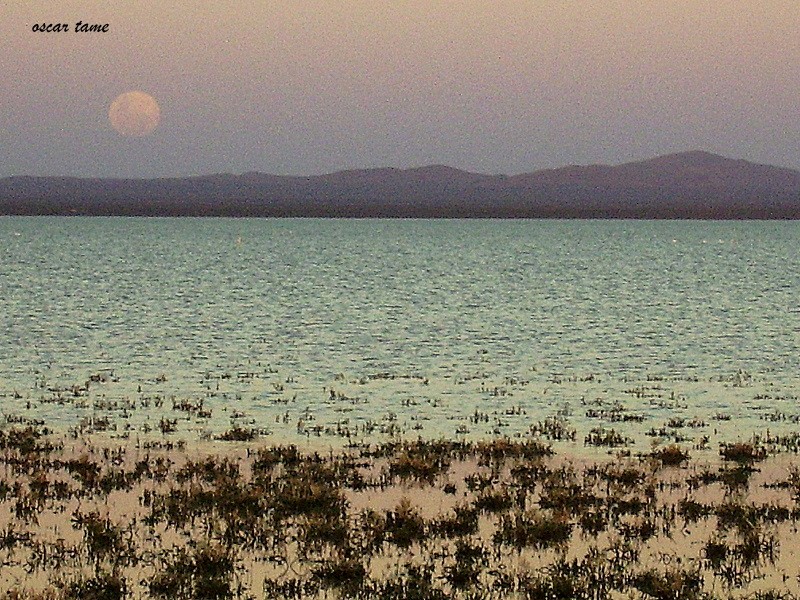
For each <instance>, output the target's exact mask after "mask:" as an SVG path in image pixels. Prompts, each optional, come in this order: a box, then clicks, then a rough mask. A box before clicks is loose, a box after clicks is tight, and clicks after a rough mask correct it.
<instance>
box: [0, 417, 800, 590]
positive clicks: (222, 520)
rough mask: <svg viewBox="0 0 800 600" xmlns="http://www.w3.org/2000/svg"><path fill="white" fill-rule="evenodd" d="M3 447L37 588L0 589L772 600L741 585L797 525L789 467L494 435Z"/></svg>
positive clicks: (18, 565)
mask: <svg viewBox="0 0 800 600" xmlns="http://www.w3.org/2000/svg"><path fill="white" fill-rule="evenodd" d="M22 431H24V430H22ZM6 439H8V438H6ZM12 439H15V440H17V442H14V443H13V444H12V448H7V449H6V450H5V451H3V452H2V453H0V466H4V467H5V469H6V478H8V477H11V479H0V510H5V511H6V512H7V514H9V515H11V522H10V523H9V524H8V525H6V526H4V527H3V528H2V529H0V560H1V561H3V564H4V565H5V567H4V569H5V568H7V569H10V571H7V572H9V573H14V574H16V575H15V576H16V577H19V575H20V574H23V573H30V574H35V575H37V576H38V577H41V578H43V579H42V581H43V587H42V588H41V589H37V590H26V589H21V588H20V587H19V586H18V582H19V579H12V578H11V576H9V577H8V578H7V579H3V577H4V576H3V574H0V598H4V600H5V598H8V599H11V598H15V599H17V600H20V599H22V598H29V597H30V598H36V597H37V596H36V594H39V596H38V597H39V598H45V599H46V598H52V599H54V600H64V599H67V598H69V599H72V598H77V597H87V598H103V599H105V598H125V599H127V598H142V599H146V598H154V599H158V598H161V599H166V598H178V599H180V598H186V599H189V598H220V599H235V598H241V599H242V600H244V599H250V598H297V599H306V598H315V599H321V598H324V597H342V598H344V597H346V598H364V599H366V598H398V599H399V598H442V599H443V598H456V599H464V600H466V599H475V598H489V599H494V598H496V599H498V600H499V599H500V598H507V597H512V598H579V599H580V598H587V599H592V600H598V599H609V600H611V599H612V598H617V597H628V596H635V597H642V598H703V599H706V598H712V595H711V590H712V589H714V588H713V586H714V585H722V586H723V587H724V589H725V590H726V593H728V592H730V595H732V597H733V595H734V592H736V594H737V595H735V597H736V598H740V597H741V598H772V597H779V596H770V595H769V593H770V592H769V589H766V588H764V589H762V588H759V587H757V586H758V582H759V581H760V579H759V578H760V577H761V576H762V574H763V573H765V572H770V573H776V572H780V571H779V570H780V569H785V564H786V563H785V561H786V558H782V554H781V552H780V550H781V546H780V542H781V540H783V539H786V538H785V536H786V535H787V532H789V531H790V530H791V528H793V527H795V526H796V524H797V522H798V521H800V508H798V506H797V501H796V498H798V497H800V492H798V490H800V484H798V480H800V476H798V475H797V470H796V469H794V470H790V471H789V475H788V477H786V476H785V475H784V476H783V477H782V478H778V479H771V480H768V481H763V475H764V474H763V473H761V472H760V471H758V470H756V469H755V467H753V466H752V464H751V463H748V462H742V463H739V462H736V461H728V462H730V463H733V464H732V465H731V464H727V463H726V464H723V465H722V466H721V467H720V466H718V465H715V466H714V467H713V468H712V467H711V466H706V465H698V464H694V465H692V466H690V467H687V468H681V469H665V468H663V467H664V466H665V465H667V466H670V465H672V466H674V465H678V466H680V465H683V464H684V463H685V462H687V460H688V456H687V455H688V452H687V451H685V450H683V449H682V448H680V447H677V446H676V447H672V446H667V447H665V448H660V449H656V450H654V451H652V452H651V453H650V454H648V455H644V456H639V457H628V458H620V457H617V458H615V459H613V460H604V461H589V462H586V463H574V462H571V461H566V460H563V459H561V458H560V457H558V456H551V455H550V449H549V447H548V446H544V445H542V444H540V443H538V442H535V443H532V441H531V440H530V439H520V440H511V439H507V438H506V439H500V440H491V441H486V442H481V443H471V442H466V441H456V442H449V441H439V442H428V441H418V442H402V441H398V442H393V443H390V444H381V445H375V446H364V445H359V446H355V447H353V448H352V449H349V450H348V451H343V452H340V453H333V452H330V453H326V454H320V453H306V452H302V451H301V450H299V449H298V448H297V447H295V446H265V447H258V446H255V445H254V444H252V443H250V444H249V445H246V446H243V447H234V449H231V448H230V446H229V445H227V444H222V443H221V442H219V444H220V445H219V448H221V449H224V450H225V452H224V453H223V454H221V455H215V454H206V455H203V454H200V453H190V452H180V453H179V452H178V451H177V450H174V449H173V450H172V451H167V450H164V449H144V448H142V447H137V446H135V445H130V446H122V447H119V448H110V447H103V448H95V447H92V446H85V445H84V446H80V450H79V451H76V450H67V449H64V448H62V447H61V446H60V445H59V443H58V442H57V441H54V440H51V439H50V437H49V436H48V435H45V434H43V433H41V432H36V431H35V430H32V431H28V432H25V433H23V434H21V435H19V436H18V437H13V436H12ZM37 448H38V449H37ZM48 448H49V449H48ZM20 449H22V450H23V451H24V453H22V452H20ZM764 460H765V461H766V458H765V459H764ZM766 464H768V461H767V462H764V463H763V464H762V465H759V467H760V468H766V467H765V466H764V465H766ZM393 466H394V467H393ZM758 477H761V479H758ZM460 481H463V482H464V484H463V485H462V484H460ZM450 482H459V484H458V485H456V484H455V483H450ZM756 482H757V483H756ZM448 486H452V489H450V490H448V489H446V488H448ZM758 490H768V491H769V492H770V493H771V494H774V495H776V496H775V497H774V498H771V499H770V500H768V501H761V500H758V501H757V500H756V497H757V496H753V497H751V496H750V494H751V493H752V492H754V491H755V492H757V491H758ZM675 496H677V497H675ZM670 497H671V498H672V500H668V498H670ZM122 506H124V507H125V508H124V509H122V508H118V507H122ZM58 519H60V523H61V525H60V530H58V531H56V530H55V529H53V528H52V526H51V525H46V526H43V525H41V524H40V522H47V523H52V522H53V521H54V520H55V521H56V522H59V521H58ZM676 539H685V540H687V545H686V546H685V548H688V549H689V550H688V551H689V553H690V555H689V556H686V557H681V556H680V555H679V554H678V553H677V552H678V551H677V550H675V551H665V550H664V548H667V547H671V544H673V543H674V541H675V540H676ZM509 556H514V557H515V559H514V560H512V561H510V560H509ZM662 559H663V560H662ZM679 559H680V560H679ZM681 560H683V561H684V562H681ZM781 561H783V562H781ZM15 582H16V583H15ZM754 586H755V587H754ZM796 587H797V586H795V585H794V583H792V584H791V590H792V591H798V590H797V589H796ZM739 592H741V593H739ZM745 592H746V593H745ZM758 593H762V595H761V596H758V595H757V594H758ZM4 595H5V596H4ZM780 597H788V596H780Z"/></svg>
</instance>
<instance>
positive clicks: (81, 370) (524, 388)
mask: <svg viewBox="0 0 800 600" xmlns="http://www.w3.org/2000/svg"><path fill="white" fill-rule="evenodd" d="M798 248H800V224H797V223H792V222H634V221H494V220H489V221H483V220H477V221H427V220H419V221H409V220H403V221H396V220H391V221H389V220H387V221H380V220H379V221H375V220H365V221H359V220H344V221H339V220H313V219H312V220H248V219H241V220H215V219H125V218H107V219H104V218H9V217H6V218H0V256H1V257H2V258H1V259H0V297H2V307H3V308H2V311H0V331H1V332H2V338H1V339H2V342H0V412H1V413H2V415H3V416H4V417H5V419H7V420H8V419H10V420H11V421H24V420H26V419H42V420H44V421H46V422H47V423H48V425H51V426H53V427H56V428H58V429H63V430H68V429H73V430H74V429H76V428H81V427H82V428H83V429H88V428H91V427H94V428H95V429H106V430H107V431H106V433H105V434H104V435H115V436H122V435H127V436H130V437H131V438H134V437H146V436H151V437H152V436H155V437H157V438H160V437H161V435H162V434H161V432H160V430H159V424H160V423H161V419H162V418H164V419H176V420H177V422H176V423H175V428H176V430H177V431H176V432H175V433H174V434H171V437H172V438H175V439H178V438H180V439H186V440H192V439H200V438H203V437H208V436H213V435H218V434H220V433H221V432H224V431H226V430H228V429H229V428H231V427H232V426H233V425H234V424H238V425H240V426H242V427H248V428H255V429H260V430H262V433H264V434H265V435H267V434H268V435H269V436H270V438H268V439H271V440H274V441H276V442H279V441H280V442H284V441H291V442H295V443H313V442H314V440H317V442H318V443H323V444H329V445H339V444H341V443H344V441H345V436H346V435H347V434H348V433H349V435H350V436H351V438H356V439H358V440H378V439H386V437H387V436H392V435H398V434H399V435H403V436H405V437H409V438H416V437H417V436H423V437H440V436H447V437H460V436H466V437H468V438H486V437H491V436H494V435H510V436H515V435H527V433H528V432H529V429H530V427H531V425H533V424H535V423H537V422H539V421H542V420H544V419H545V418H547V417H556V416H558V417H559V418H561V419H562V420H564V421H565V422H566V423H567V424H568V426H569V427H574V428H576V429H577V432H578V433H577V441H576V442H575V443H567V444H561V447H562V448H563V447H569V448H575V449H578V448H583V439H584V436H585V435H586V434H587V433H588V432H589V430H590V429H591V428H593V427H605V428H612V427H613V428H615V429H616V430H617V431H621V432H624V433H625V434H626V435H629V436H630V437H632V438H633V439H634V441H635V443H634V446H635V447H639V448H647V447H649V445H650V442H651V439H653V436H652V435H647V432H648V431H650V430H651V429H656V430H658V429H660V428H666V425H667V424H668V422H669V420H670V419H679V420H680V419H683V420H685V421H686V422H685V423H683V424H684V427H670V428H666V429H667V430H668V433H669V435H670V436H673V435H678V436H679V437H684V438H687V439H688V440H690V441H691V440H694V441H697V440H699V439H701V438H702V436H704V435H707V436H709V437H710V438H711V439H712V440H714V439H715V435H718V436H720V437H722V436H724V437H725V439H731V438H736V437H744V436H747V435H751V434H752V433H753V432H762V431H765V430H766V429H770V430H771V431H793V430H795V429H797V428H798V425H797V420H798V419H800V406H798V397H800V310H799V309H798V304H799V303H798V298H799V297H800V258H799V257H798ZM92 376H94V378H95V379H98V380H99V381H91V382H90V383H89V385H88V390H87V389H85V388H86V387H87V386H86V385H85V384H86V382H87V381H88V380H90V379H91V378H92ZM201 405H202V408H201ZM476 411H477V415H476ZM675 424H676V422H675V421H673V422H672V425H675ZM677 424H680V423H677ZM687 424H688V425H693V426H692V427H689V426H687ZM715 432H716V434H715ZM651 433H652V432H651ZM305 440H310V441H309V442H304V441H305Z"/></svg>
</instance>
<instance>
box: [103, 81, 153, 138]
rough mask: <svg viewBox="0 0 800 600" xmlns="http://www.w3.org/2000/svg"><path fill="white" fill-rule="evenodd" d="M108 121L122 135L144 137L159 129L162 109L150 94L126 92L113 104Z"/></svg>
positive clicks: (109, 110)
mask: <svg viewBox="0 0 800 600" xmlns="http://www.w3.org/2000/svg"><path fill="white" fill-rule="evenodd" d="M108 120H109V121H110V122H111V126H112V127H113V128H114V129H116V130H117V133H119V134H120V135H129V136H133V137H144V136H146V135H149V134H150V133H152V132H153V130H154V129H155V128H156V127H158V123H159V121H160V120H161V109H160V108H159V107H158V102H156V99H155V98H153V97H152V96H151V95H150V94H145V93H144V92H139V91H133V92H125V93H124V94H120V95H119V96H117V97H116V98H115V99H114V101H113V102H112V103H111V107H110V108H109V109H108Z"/></svg>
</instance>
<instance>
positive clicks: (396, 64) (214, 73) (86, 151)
mask: <svg viewBox="0 0 800 600" xmlns="http://www.w3.org/2000/svg"><path fill="white" fill-rule="evenodd" d="M79 20H81V21H84V22H89V23H99V24H106V23H107V24H109V28H108V32H106V33H99V32H91V33H78V32H75V31H73V29H74V25H75V23H76V22H77V21H79ZM0 23H2V28H3V35H2V37H0V176H2V177H4V176H10V175H70V176H79V177H136V178H139V177H147V178H149V177H167V176H188V175H202V174H211V173H243V172H248V171H260V172H265V173H275V174H285V175H314V174H321V173H330V172H333V171H338V170H343V169H358V168H369V167H383V166H391V167H399V168H409V167H416V166H423V165H429V164H446V165H449V166H452V167H456V168H459V169H464V170H468V171H474V172H480V173H505V174H516V173H523V172H530V171H534V170H537V169H542V168H553V167H559V166H564V165H570V164H595V163H604V164H619V163H623V162H627V161H631V160H640V159H646V158H651V157H653V156H657V155H660V154H667V153H671V152H679V151H683V150H693V149H702V150H707V151H710V152H715V153H718V154H722V155H724V156H729V157H733V158H744V159H747V160H751V161H754V162H759V163H768V164H775V165H780V166H787V167H792V168H797V169H800V151H799V150H800V148H799V147H798V141H800V100H799V98H800V96H798V94H799V93H800V33H798V32H800V2H797V0H758V1H753V0H711V1H705V0H492V1H489V0H484V1H482V2H479V1H475V0H275V1H273V0H181V1H180V2H175V1H166V2H165V1H164V0H0ZM37 23H67V24H68V25H69V26H70V31H69V32H67V33H63V32H62V33H42V32H34V31H32V27H33V25H34V24H37ZM134 90H138V91H143V92H146V93H147V94H149V95H151V96H152V97H153V98H155V99H156V100H157V102H158V104H159V107H160V121H159V124H158V126H157V127H156V128H155V129H154V130H153V131H152V132H151V133H150V134H149V135H146V136H142V137H133V136H124V135H120V134H119V133H117V132H116V131H115V130H114V128H113V127H112V126H111V124H110V122H109V118H108V111H109V107H110V105H111V103H112V102H113V101H114V99H115V98H116V97H117V96H118V95H120V94H122V93H124V92H128V91H134Z"/></svg>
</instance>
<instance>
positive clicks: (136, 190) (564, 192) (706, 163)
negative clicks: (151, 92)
mask: <svg viewBox="0 0 800 600" xmlns="http://www.w3.org/2000/svg"><path fill="white" fill-rule="evenodd" d="M0 214H2V215H47V214H50V215H60V214H64V215H74V214H85V215H131V216H133V215H141V216H255V217H496V218H553V217H558V218H685V219H693V218H698V219H712V218H718V219H728V218H733V219H767V218H772V219H800V171H797V170H793V169H789V168H785V167H776V166H771V165H766V164H759V163H753V162H749V161H746V160H743V159H735V158H727V157H723V156H720V155H718V154H713V153H710V152H706V151H702V150H689V151H685V152H678V153H673V154H666V155H661V156H656V157H653V158H649V159H644V160H639V161H633V162H626V163H622V164H619V165H607V164H593V165H567V166H563V167H558V168H555V169H542V170H538V171H532V172H529V173H521V174H518V175H487V174H482V173H474V172H470V171H465V170H461V169H456V168H454V167H449V166H447V165H440V164H436V165H426V166H422V167H412V168H406V169H401V168H395V167H380V168H367V169H350V170H342V171H336V172H333V173H327V174H323V175H311V176H302V175H273V174H269V173H262V172H256V171H251V172H247V173H242V174H239V175H236V174H231V173H218V174H211V175H199V176H192V177H164V178H156V179H130V178H79V177H50V176H49V177H36V176H12V177H6V178H3V179H0Z"/></svg>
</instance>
